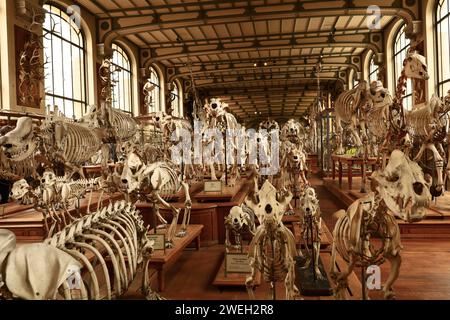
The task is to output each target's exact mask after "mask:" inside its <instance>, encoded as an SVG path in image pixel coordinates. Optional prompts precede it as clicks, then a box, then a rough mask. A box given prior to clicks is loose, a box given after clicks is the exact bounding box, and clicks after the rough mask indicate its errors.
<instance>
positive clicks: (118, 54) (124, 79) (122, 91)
mask: <svg viewBox="0 0 450 320" xmlns="http://www.w3.org/2000/svg"><path fill="white" fill-rule="evenodd" d="M112 49H113V55H112V68H113V70H115V72H113V77H112V81H113V84H114V88H113V90H112V106H113V108H116V109H120V110H123V111H125V112H127V113H130V114H132V113H133V108H132V107H131V105H132V96H131V95H132V90H131V63H130V59H129V58H128V55H127V54H126V52H125V51H124V50H123V49H122V48H121V47H119V46H118V45H117V44H115V43H113V44H112Z"/></svg>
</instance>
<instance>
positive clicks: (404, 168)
mask: <svg viewBox="0 0 450 320" xmlns="http://www.w3.org/2000/svg"><path fill="white" fill-rule="evenodd" d="M430 184H431V181H427V180H426V179H425V177H424V175H423V172H422V170H421V169H420V167H419V165H418V164H417V163H415V162H414V161H411V160H410V159H409V158H408V157H407V156H406V155H405V154H404V153H403V152H401V151H400V150H394V151H393V152H392V154H391V156H390V159H389V163H388V164H387V166H386V167H385V168H384V170H382V171H376V172H374V173H373V174H372V192H370V193H369V194H368V195H367V196H365V197H363V198H361V199H358V200H356V201H355V202H353V203H352V204H351V205H350V206H349V207H348V209H347V211H346V212H345V211H344V210H341V211H339V212H338V213H337V214H336V215H338V216H340V218H339V220H338V221H337V223H336V225H335V228H334V232H333V237H334V242H333V248H332V264H331V275H332V277H333V278H334V279H335V280H336V283H337V286H336V290H335V292H336V296H337V297H338V298H343V297H344V291H345V290H346V288H347V277H348V276H349V275H350V273H351V272H352V271H353V269H354V268H355V267H356V266H362V267H367V266H368V265H374V264H376V265H380V264H382V263H383V262H384V259H388V260H389V261H390V263H391V271H390V274H389V277H388V279H387V281H386V284H385V285H384V288H383V291H384V297H385V298H386V299H388V298H393V297H394V290H393V288H392V285H393V283H394V282H395V280H396V279H397V277H398V275H399V272H400V263H401V256H400V251H401V249H402V246H401V244H400V230H399V227H398V224H397V222H396V220H395V218H394V216H393V215H392V214H390V213H388V211H391V213H393V214H394V215H395V216H398V217H399V218H401V219H402V220H405V221H408V222H412V221H420V220H422V219H423V218H424V217H425V208H426V207H427V206H428V205H429V203H430V201H431V195H430V192H429V190H428V188H429V186H430ZM372 237H379V238H381V242H382V246H381V248H379V249H377V248H374V246H373V245H372V244H371V242H370V240H371V238H372ZM338 253H339V254H340V255H341V256H342V258H343V259H344V260H345V261H346V262H348V268H347V269H346V270H344V271H342V272H340V273H338V272H337V270H336V264H335V262H336V255H337V254H338Z"/></svg>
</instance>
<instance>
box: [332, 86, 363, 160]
mask: <svg viewBox="0 0 450 320" xmlns="http://www.w3.org/2000/svg"><path fill="white" fill-rule="evenodd" d="M366 94H367V82H366V81H361V82H360V83H359V84H358V85H357V86H356V87H355V88H354V89H352V90H349V91H344V92H343V93H341V94H340V95H339V96H338V97H337V99H336V101H335V103H334V110H335V116H336V132H337V134H339V135H341V136H342V134H343V128H342V125H341V122H345V123H348V124H349V129H350V132H351V135H352V137H353V139H354V141H355V144H356V147H357V148H358V149H360V148H361V146H362V141H361V138H360V135H359V134H358V129H357V128H358V125H360V126H361V129H362V132H363V134H365V131H366V130H365V127H364V122H362V121H360V119H359V114H360V113H361V109H362V108H363V106H364V105H365V104H366V102H367V98H366ZM342 140H343V139H342V138H341V139H340V141H342ZM344 153H345V151H344V149H343V147H342V144H341V145H340V146H339V147H338V150H337V154H344Z"/></svg>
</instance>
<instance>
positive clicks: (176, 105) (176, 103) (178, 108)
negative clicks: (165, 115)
mask: <svg viewBox="0 0 450 320" xmlns="http://www.w3.org/2000/svg"><path fill="white" fill-rule="evenodd" d="M172 85H173V89H172V92H171V93H172V109H173V111H172V115H174V116H175V117H183V102H182V101H181V98H180V94H181V91H180V87H179V86H178V83H177V82H175V81H174V82H173V83H172Z"/></svg>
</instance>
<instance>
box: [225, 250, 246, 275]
mask: <svg viewBox="0 0 450 320" xmlns="http://www.w3.org/2000/svg"><path fill="white" fill-rule="evenodd" d="M251 272H252V270H251V268H250V264H249V262H248V256H247V253H226V254H225V273H251Z"/></svg>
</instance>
